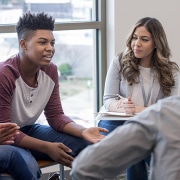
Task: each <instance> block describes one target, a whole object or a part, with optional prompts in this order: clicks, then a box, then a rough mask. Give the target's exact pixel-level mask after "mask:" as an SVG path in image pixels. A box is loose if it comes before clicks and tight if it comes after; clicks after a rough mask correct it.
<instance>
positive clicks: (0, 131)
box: [0, 123, 41, 180]
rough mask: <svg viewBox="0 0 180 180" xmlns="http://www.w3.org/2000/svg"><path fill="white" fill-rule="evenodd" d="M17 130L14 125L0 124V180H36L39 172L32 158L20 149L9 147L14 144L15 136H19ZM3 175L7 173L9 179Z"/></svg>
mask: <svg viewBox="0 0 180 180" xmlns="http://www.w3.org/2000/svg"><path fill="white" fill-rule="evenodd" d="M18 129H19V127H18V126H17V124H15V123H0V179H1V180H12V179H13V180H20V179H27V180H37V179H38V178H39V177H40V173H41V171H40V169H39V167H38V164H37V162H36V160H35V159H34V157H33V156H32V155H30V154H29V153H28V152H27V151H26V150H24V149H22V148H18V147H14V146H10V144H12V143H14V137H15V135H17V134H19V132H18ZM24 158H26V159H27V158H28V159H27V160H28V161H27V162H25V161H24ZM29 161H30V162H31V163H28V162H29ZM19 166H21V168H19ZM3 173H9V174H10V175H11V177H9V176H4V175H2V174H3Z"/></svg>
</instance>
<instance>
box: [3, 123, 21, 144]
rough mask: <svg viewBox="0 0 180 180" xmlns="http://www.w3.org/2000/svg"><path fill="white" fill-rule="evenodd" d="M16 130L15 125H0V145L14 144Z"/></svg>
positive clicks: (16, 126) (17, 127)
mask: <svg viewBox="0 0 180 180" xmlns="http://www.w3.org/2000/svg"><path fill="white" fill-rule="evenodd" d="M18 129H19V126H18V125H17V124H15V123H0V144H12V143H14V137H15V136H16V135H17V134H19V132H18Z"/></svg>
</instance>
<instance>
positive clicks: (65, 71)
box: [0, 30, 95, 127]
mask: <svg viewBox="0 0 180 180" xmlns="http://www.w3.org/2000/svg"><path fill="white" fill-rule="evenodd" d="M94 33H95V30H73V31H54V36H55V39H56V44H55V48H56V52H55V55H54V57H53V62H54V63H55V64H56V65H57V66H58V70H59V81H60V95H61V100H62V105H63V109H64V112H65V114H67V115H69V116H71V117H72V118H73V119H75V121H76V122H77V123H80V124H82V125H83V126H86V127H89V126H93V125H94V113H93V112H94V99H95V97H94V90H93V89H94V88H93V86H94V79H93V77H94V63H95V62H94V57H95V55H94V53H95V50H94V47H95V45H94ZM0 46H1V54H0V61H2V60H5V59H7V58H8V57H9V56H10V55H13V54H15V53H17V52H18V40H17V38H16V34H15V33H12V34H9V33H8V34H4V33H1V34H0ZM82 119H85V120H86V121H83V120H82ZM40 122H41V123H46V121H45V118H44V116H43V115H42V116H41V117H40Z"/></svg>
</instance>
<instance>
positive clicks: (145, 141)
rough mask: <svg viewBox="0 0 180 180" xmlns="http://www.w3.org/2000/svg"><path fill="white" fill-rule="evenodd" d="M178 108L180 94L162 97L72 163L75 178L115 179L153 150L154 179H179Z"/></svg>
mask: <svg viewBox="0 0 180 180" xmlns="http://www.w3.org/2000/svg"><path fill="white" fill-rule="evenodd" d="M179 110H180V96H172V97H169V98H165V99H163V100H159V101H158V102H157V103H156V104H154V105H152V106H150V107H149V108H147V109H146V110H144V111H143V112H141V113H140V114H139V115H137V116H135V117H133V118H131V120H130V121H128V122H127V123H126V124H125V125H123V126H121V127H118V128H116V129H115V130H114V131H113V132H112V133H111V134H109V135H108V136H107V137H106V138H104V139H103V140H102V141H101V142H99V143H97V144H94V145H91V146H89V147H87V148H86V149H85V150H83V151H82V152H81V153H80V154H79V155H78V157H76V159H75V161H74V162H73V164H72V171H71V175H72V176H73V178H74V180H84V179H85V180H95V179H96V180H100V179H106V178H107V179H112V178H115V177H116V176H117V175H119V173H120V171H121V172H122V171H124V170H125V169H126V168H127V167H129V166H130V165H132V164H135V163H137V162H138V161H140V160H142V159H144V158H145V157H147V156H148V155H149V154H150V153H152V162H151V173H150V179H151V180H162V179H163V180H169V179H172V180H176V179H180V113H179ZM85 159H86V160H85Z"/></svg>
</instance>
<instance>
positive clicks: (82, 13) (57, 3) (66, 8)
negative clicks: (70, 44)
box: [0, 0, 95, 24]
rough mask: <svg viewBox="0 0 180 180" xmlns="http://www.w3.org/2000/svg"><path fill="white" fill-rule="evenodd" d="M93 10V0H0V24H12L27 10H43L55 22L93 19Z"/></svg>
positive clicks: (35, 11)
mask: <svg viewBox="0 0 180 180" xmlns="http://www.w3.org/2000/svg"><path fill="white" fill-rule="evenodd" d="M13 2H14V3H13ZM15 2H16V3H15ZM94 10H95V7H94V0H17V1H12V0H6V1H2V0H0V24H14V23H16V22H17V21H18V18H19V16H20V15H22V13H24V12H27V11H31V12H33V13H37V12H42V11H44V12H46V13H48V14H50V15H52V16H53V17H54V18H55V19H56V22H72V21H94V20H95V19H94V15H93V14H94V13H93V12H94Z"/></svg>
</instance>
